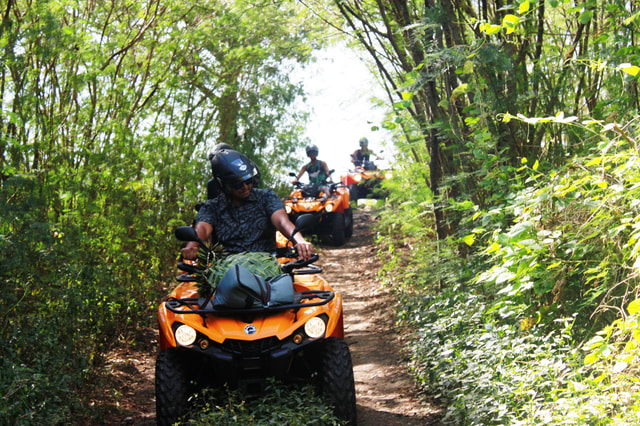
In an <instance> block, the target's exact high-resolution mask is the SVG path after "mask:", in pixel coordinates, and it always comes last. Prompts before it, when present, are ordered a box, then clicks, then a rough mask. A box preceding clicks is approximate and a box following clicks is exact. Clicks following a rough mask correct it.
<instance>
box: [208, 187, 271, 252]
mask: <svg viewBox="0 0 640 426" xmlns="http://www.w3.org/2000/svg"><path fill="white" fill-rule="evenodd" d="M281 209H284V204H283V203H282V200H280V198H279V197H278V195H276V193H275V192H273V191H272V190H271V189H255V188H254V189H251V193H250V194H249V197H247V199H246V200H245V202H244V203H243V204H242V205H240V206H234V205H233V204H231V202H230V201H229V199H228V198H227V196H226V195H224V194H221V195H219V196H218V197H216V198H214V199H212V200H209V201H207V202H206V203H205V204H204V205H203V206H202V207H201V208H200V210H199V211H198V214H197V216H196V222H207V223H208V224H210V225H211V226H213V231H214V235H215V237H216V238H217V239H218V241H220V242H221V243H222V245H223V247H224V248H225V250H227V251H228V252H231V253H239V252H243V251H265V252H269V253H271V252H273V251H275V249H276V229H275V227H274V226H273V224H272V223H271V216H272V215H273V214H274V213H275V212H276V211H278V210H281Z"/></svg>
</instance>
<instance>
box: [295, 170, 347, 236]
mask: <svg viewBox="0 0 640 426" xmlns="http://www.w3.org/2000/svg"><path fill="white" fill-rule="evenodd" d="M331 173H333V170H331ZM289 175H290V176H293V177H295V176H296V174H295V173H290V174H289ZM282 201H283V202H284V208H285V210H286V212H287V214H288V215H289V219H291V221H292V222H293V221H295V220H296V218H298V217H299V216H300V215H303V214H311V215H313V217H314V219H315V222H314V224H313V226H312V227H311V229H310V230H309V231H310V232H311V233H313V234H316V235H319V236H321V237H329V241H330V242H331V243H332V244H333V245H335V246H341V245H343V244H344V243H345V239H346V238H351V236H352V235H353V211H352V210H351V206H350V204H349V203H350V199H349V191H348V189H347V188H346V187H345V186H344V185H342V184H341V183H340V182H337V183H332V182H326V183H324V184H322V185H318V184H315V183H308V184H302V183H300V182H296V183H295V184H294V189H293V192H292V193H291V195H290V196H288V197H285V198H283V199H282Z"/></svg>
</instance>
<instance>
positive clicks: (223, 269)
mask: <svg viewBox="0 0 640 426" xmlns="http://www.w3.org/2000/svg"><path fill="white" fill-rule="evenodd" d="M216 248H217V250H216ZM212 251H213V252H212V253H210V254H209V253H206V251H205V250H202V249H201V250H200V253H199V255H198V266H199V267H200V269H201V271H198V272H196V276H197V277H198V281H197V287H198V293H199V294H200V296H201V297H209V296H210V295H212V294H213V293H214V291H215V290H216V287H217V286H218V283H219V282H220V280H221V279H222V277H223V276H224V275H225V274H226V273H227V271H229V269H231V268H232V267H233V266H234V265H240V266H242V267H244V268H246V269H247V270H249V271H250V272H251V273H253V274H255V275H258V276H260V277H264V278H270V277H275V276H277V275H280V274H281V273H282V270H281V269H280V263H278V260H277V259H276V258H275V257H274V256H273V255H272V254H271V253H265V252H242V253H234V254H230V255H228V256H222V253H221V251H222V246H219V245H218V246H217V247H214V249H212ZM216 252H217V253H216Z"/></svg>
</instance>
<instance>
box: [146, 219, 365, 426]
mask: <svg viewBox="0 0 640 426" xmlns="http://www.w3.org/2000/svg"><path fill="white" fill-rule="evenodd" d="M313 222H314V218H313V217H312V216H310V215H305V216H301V217H300V218H299V219H298V221H296V228H295V230H294V234H295V233H297V232H299V230H300V229H302V228H306V227H307V226H311V225H312V224H313ZM176 237H177V238H178V239H179V240H181V241H197V242H199V243H200V244H201V247H204V251H202V252H201V253H202V254H201V256H200V257H199V259H198V261H197V262H196V263H195V264H193V265H192V264H186V263H185V262H181V263H180V264H179V265H178V266H179V267H180V269H182V270H183V271H185V272H186V273H185V274H183V275H180V276H179V277H178V281H179V282H180V284H179V285H178V286H177V287H176V288H175V289H174V290H173V292H172V293H171V294H170V296H169V298H168V299H167V300H166V301H165V302H163V303H161V305H160V307H159V308H158V321H159V343H160V353H159V355H158V358H157V360H156V377H155V382H156V384H155V387H156V418H157V423H158V424H159V425H170V424H173V423H175V422H176V421H178V420H179V419H180V418H181V416H183V415H184V414H185V413H186V412H187V410H188V406H189V402H190V397H191V395H193V394H194V393H195V392H197V391H198V390H200V389H202V388H204V387H212V386H213V387H221V386H225V384H226V385H227V386H229V387H230V388H232V389H240V390H241V391H242V393H243V395H245V396H247V397H251V396H253V395H258V394H259V393H261V392H263V391H264V388H265V384H266V381H267V379H268V378H270V377H274V378H277V379H279V380H281V381H283V382H286V383H296V382H300V383H311V384H313V385H315V387H316V389H317V390H318V392H319V393H320V394H322V395H325V396H326V397H327V398H328V399H329V400H330V401H331V402H332V404H333V406H334V407H335V409H334V412H335V414H336V416H337V417H338V418H339V419H341V420H343V421H346V422H348V423H351V424H354V425H355V424H356V399H355V385H354V378H353V365H352V361H351V354H350V351H349V347H348V346H347V344H346V343H345V341H344V326H343V312H342V298H341V297H340V295H339V294H338V293H335V292H334V291H333V289H332V288H331V287H330V285H329V284H328V283H327V282H326V281H325V280H324V279H323V278H322V276H321V275H320V273H321V272H322V269H321V268H320V267H318V266H316V265H314V264H313V262H315V261H316V260H317V259H318V255H317V254H316V255H314V257H312V258H311V259H309V260H302V259H299V260H293V261H289V260H290V259H292V258H294V259H295V258H296V255H295V251H294V250H293V249H292V248H291V247H292V243H291V241H292V240H291V238H293V235H292V236H291V238H290V239H289V240H288V242H287V244H286V246H285V247H280V248H279V249H278V250H279V253H278V256H279V262H280V263H279V265H280V266H278V262H275V261H274V267H275V269H276V270H279V273H278V274H276V275H274V276H261V275H258V274H256V273H254V271H250V270H249V269H247V268H245V267H243V266H242V265H240V264H234V265H233V266H231V267H229V268H228V270H226V271H227V272H226V273H224V276H223V277H222V279H220V280H219V281H218V282H216V283H212V282H210V281H211V279H212V277H213V275H214V274H213V272H212V271H213V268H212V266H211V265H212V264H214V263H215V262H214V260H215V257H216V254H215V253H214V251H212V250H211V249H210V248H209V247H207V246H206V245H205V244H204V242H202V241H201V240H200V239H199V238H198V236H197V234H196V232H195V230H194V229H193V228H192V227H188V226H183V227H179V228H177V229H176ZM203 257H204V259H205V260H204V261H203ZM267 257H268V256H267ZM212 259H214V260H212ZM271 260H272V261H273V259H271ZM203 285H206V286H213V287H207V288H210V289H212V290H211V291H210V292H209V293H208V294H207V293H206V292H202V291H200V290H201V289H202V288H204V287H203ZM202 293H204V294H202Z"/></svg>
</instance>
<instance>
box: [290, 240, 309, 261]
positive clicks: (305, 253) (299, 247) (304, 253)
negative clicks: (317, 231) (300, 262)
mask: <svg viewBox="0 0 640 426" xmlns="http://www.w3.org/2000/svg"><path fill="white" fill-rule="evenodd" d="M293 247H294V248H295V249H296V252H297V253H298V256H300V257H301V258H303V259H305V260H307V259H309V258H310V257H311V256H313V246H312V245H311V244H310V243H308V242H306V241H302V242H299V243H296V245H295V246H293Z"/></svg>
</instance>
